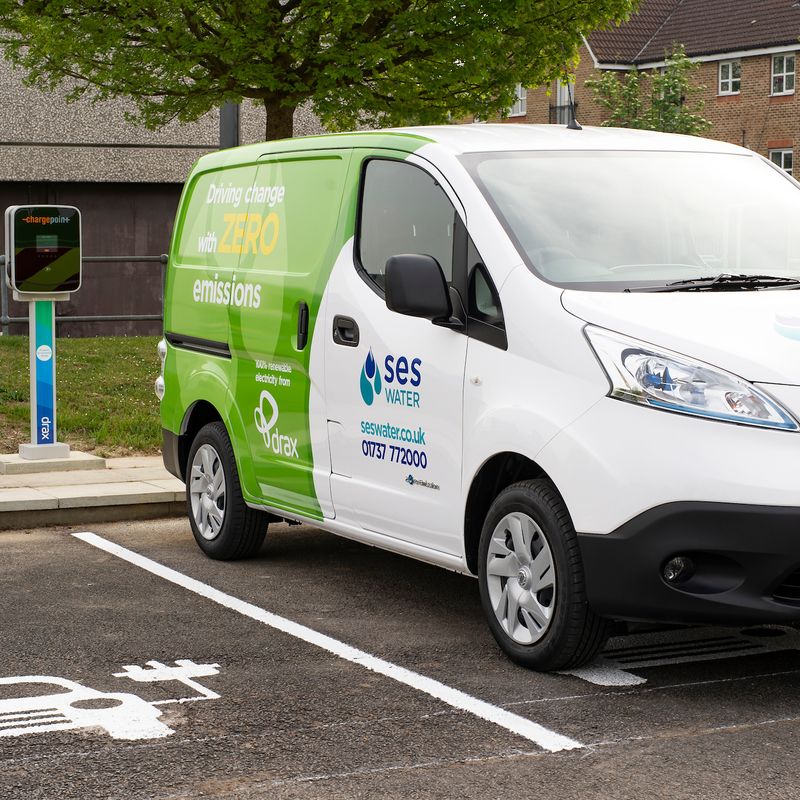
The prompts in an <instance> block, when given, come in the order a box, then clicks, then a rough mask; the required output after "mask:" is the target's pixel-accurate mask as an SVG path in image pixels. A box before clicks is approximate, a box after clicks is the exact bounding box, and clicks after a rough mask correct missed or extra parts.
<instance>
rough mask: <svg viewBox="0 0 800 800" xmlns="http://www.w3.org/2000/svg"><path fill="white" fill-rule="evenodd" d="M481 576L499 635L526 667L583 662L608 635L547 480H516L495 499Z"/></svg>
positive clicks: (563, 509)
mask: <svg viewBox="0 0 800 800" xmlns="http://www.w3.org/2000/svg"><path fill="white" fill-rule="evenodd" d="M515 540H516V542H517V544H516V546H515ZM520 543H524V546H522V547H521V546H520ZM517 550H520V551H521V552H522V557H518V556H517ZM537 559H538V561H537ZM490 560H491V564H492V567H491V569H490V568H489V564H490ZM540 570H543V572H540ZM478 581H479V585H480V595H481V604H482V606H483V611H484V614H485V615H486V619H487V621H488V623H489V628H490V629H491V631H492V634H493V635H494V637H495V639H496V640H497V643H498V644H499V645H500V647H501V648H502V649H503V651H504V652H505V653H506V654H507V655H508V656H509V658H511V659H512V660H513V661H515V662H516V663H518V664H521V665H522V666H524V667H528V668H529V669H536V670H543V671H548V670H559V669H571V668H574V667H578V666H580V665H582V664H586V663H587V662H589V661H591V660H592V659H593V658H594V657H595V656H596V655H597V654H598V653H599V652H600V650H601V649H602V648H603V645H604V644H605V643H606V640H607V639H608V635H609V631H610V623H609V622H608V621H607V620H605V619H603V618H602V617H598V616H597V615H596V614H594V613H593V612H592V610H591V608H589V604H588V601H587V598H586V586H585V581H584V574H583V565H582V562H581V555H580V548H579V545H578V538H577V536H576V534H575V528H574V527H573V525H572V521H571V519H570V516H569V512H568V511H567V508H566V506H565V505H564V501H563V500H562V499H561V497H560V495H559V494H558V492H557V491H556V490H555V488H554V487H553V485H552V484H551V483H550V482H549V481H547V480H544V479H538V480H529V481H521V482H519V483H515V484H513V485H512V486H509V487H508V488H507V489H504V490H503V491H502V492H501V493H500V494H499V495H498V496H497V497H496V498H495V500H494V502H493V503H492V505H491V507H490V508H489V512H488V513H487V515H486V520H485V521H484V525H483V531H482V533H481V539H480V545H479V559H478ZM548 584H549V585H548ZM496 607H497V608H498V609H499V610H498V611H496V610H495V608H496ZM509 627H510V628H511V633H509Z"/></svg>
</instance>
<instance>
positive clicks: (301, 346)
mask: <svg viewBox="0 0 800 800" xmlns="http://www.w3.org/2000/svg"><path fill="white" fill-rule="evenodd" d="M306 344H308V303H306V302H305V301H304V300H303V301H301V302H300V305H299V306H298V307H297V349H298V350H305V349H306Z"/></svg>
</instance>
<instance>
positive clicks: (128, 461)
mask: <svg viewBox="0 0 800 800" xmlns="http://www.w3.org/2000/svg"><path fill="white" fill-rule="evenodd" d="M106 467H107V468H108V469H131V468H138V467H151V468H152V467H159V468H161V469H164V460H163V459H162V458H161V456H121V457H120V458H109V459H107V462H106Z"/></svg>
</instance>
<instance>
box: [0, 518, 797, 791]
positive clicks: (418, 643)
mask: <svg viewBox="0 0 800 800" xmlns="http://www.w3.org/2000/svg"><path fill="white" fill-rule="evenodd" d="M83 530H86V529H85V528H80V529H79V528H72V529H68V528H60V529H59V528H49V529H42V530H32V531H14V532H6V533H2V534H0V547H1V548H2V553H3V569H2V571H0V589H1V590H2V605H1V606H0V608H2V634H3V641H2V650H0V797H2V798H4V800H12V798H20V800H22V799H23V798H24V800H34V798H36V799H38V798H48V800H49V799H50V798H65V800H66V799H69V798H81V800H86V798H120V800H123V799H124V800H138V799H139V798H142V799H144V798H147V800H154V799H155V798H159V799H161V798H200V797H202V798H236V799H238V798H267V797H269V798H362V797H363V798H382V797H392V798H450V797H452V798H504V799H505V798H534V797H537V798H538V797H557V798H559V800H571V798H576V799H577V798H582V799H583V798H592V797H598V798H600V797H602V798H662V797H663V798H698V797H703V798H706V797H707V798H725V799H726V800H730V799H731V798H797V797H798V796H800V777H799V775H800V770H799V768H798V763H800V743H798V734H800V726H798V722H799V721H800V711H798V701H797V695H798V689H800V636H799V635H798V634H797V632H795V631H794V630H789V629H777V628H765V629H749V630H747V631H745V632H744V633H742V632H741V631H738V630H728V629H680V630H672V631H666V632H642V633H639V634H637V635H633V636H621V637H617V638H615V639H613V640H612V641H611V642H610V643H609V648H607V651H606V654H605V657H604V661H603V662H602V664H601V665H600V666H601V667H602V668H599V669H596V670H594V671H585V672H582V673H580V674H579V675H560V674H547V675H545V674H537V673H533V672H528V671H526V670H523V669H521V668H519V667H517V666H515V665H514V664H512V663H511V662H510V661H508V660H507V659H506V658H505V656H503V654H502V653H501V652H500V651H499V649H498V648H497V646H496V645H495V643H494V640H493V639H492V637H491V635H490V634H489V631H488V628H487V627H486V626H485V624H484V622H483V619H482V614H481V609H480V603H479V600H478V592H477V584H476V582H475V581H474V580H472V579H470V578H466V577H463V576H460V575H455V574H453V573H448V572H445V571H443V570H441V569H438V568H435V567H429V566H427V565H424V564H420V563H417V562H414V561H411V560H408V559H404V558H401V557H399V556H394V555H391V554H388V553H385V552H382V551H379V550H375V549H372V548H369V547H366V546H363V545H360V544H356V543H353V542H349V541H347V540H345V539H341V538H337V537H334V536H331V535H329V534H326V533H323V532H321V531H318V530H316V529H313V528H309V527H291V528H290V527H288V526H286V525H276V526H273V527H271V529H270V533H269V535H268V537H267V541H266V543H265V546H264V549H263V551H262V553H261V554H260V556H259V557H258V558H255V559H253V560H251V561H247V562H237V563H221V562H214V561H210V560H208V559H207V558H205V556H203V555H202V553H201V552H200V550H199V549H198V548H197V546H196V545H195V543H194V541H193V539H192V537H191V533H190V531H189V526H188V523H187V522H185V521H183V520H180V519H178V520H175V519H172V520H158V521H155V522H152V521H151V522H141V523H115V524H105V525H100V524H97V525H93V526H91V527H90V528H89V530H91V531H92V532H93V533H94V534H96V535H97V537H100V538H99V539H98V538H93V537H84V538H76V537H75V536H73V535H71V534H72V533H76V532H79V531H83ZM114 544H116V545H121V546H122V547H123V548H125V550H124V551H122V550H120V551H115V552H108V550H107V549H102V548H109V549H113V546H114ZM141 556H143V557H145V559H150V560H151V561H152V562H155V566H154V565H153V564H152V563H151V562H150V561H146V560H144V561H143V560H142V559H141V558H140V557H141ZM159 565H160V566H159ZM162 567H165V568H167V569H166V570H165V569H162ZM159 570H160V572H159ZM156 573H158V574H156ZM270 613H271V614H273V615H277V616H270ZM295 623H297V624H298V625H294V624H295ZM293 625H294V627H293ZM276 626H277V627H276ZM281 626H284V629H283V630H281V629H279V628H280V627H281ZM300 626H304V627H300ZM287 631H288V632H287ZM324 637H329V638H324ZM352 648H357V650H358V651H361V652H360V653H355V654H354V653H353V651H352ZM373 657H374V658H373ZM370 659H372V660H370ZM375 659H380V660H381V661H376V660H375ZM148 662H153V663H148ZM176 662H179V663H176ZM374 664H377V665H378V666H379V668H380V669H379V671H378V672H376V671H374V670H372V669H369V668H368V667H369V666H370V665H374ZM386 664H388V666H381V665H386ZM125 665H131V667H130V668H129V669H127V670H126V669H124V667H125ZM136 667H139V668H141V669H140V670H137V669H135V668H136ZM380 670H383V672H381V671H380ZM115 673H118V676H116V677H115V675H114V674H115ZM136 676H138V677H139V678H140V680H139V681H137V680H135V679H134V678H135V677H136ZM22 677H28V678H31V677H35V678H37V682H35V683H32V682H31V681H30V680H28V681H27V682H24V683H21V682H19V679H20V678H22ZM53 678H56V679H58V680H60V681H61V683H59V684H57V685H50V686H47V685H46V684H44V683H42V681H43V680H46V679H53ZM430 679H432V680H433V682H438V683H432V682H431V681H430ZM65 681H67V682H69V681H72V682H74V683H73V684H69V685H68V686H65V684H64V682H65ZM74 684H79V686H78V688H77V689H76V688H75V686H74ZM69 687H72V688H69ZM431 687H433V689H431ZM439 687H444V688H443V689H441V688H439ZM89 689H91V690H95V692H94V694H93V696H92V697H91V698H88V699H87V698H86V697H83V696H82V697H81V698H79V699H75V698H78V695H79V694H80V691H83V692H84V693H87V691H88V690H89ZM437 692H438V693H439V694H437ZM45 695H52V696H50V697H47V696H45ZM109 695H113V696H111V697H110V696H109ZM465 695H466V696H468V699H469V698H472V699H474V701H475V702H472V700H469V702H468V703H467V704H466V706H467V707H466V709H465V708H464V707H463V704H462V706H459V703H460V702H461V700H462V699H463V697H464V696H465ZM442 697H444V698H445V699H441V698H442ZM454 698H455V699H454ZM478 701H482V702H478ZM487 709H488V712H487ZM509 712H510V713H509ZM492 715H495V716H496V717H497V720H499V722H498V721H492V719H493V717H492ZM487 716H488V717H490V718H488V719H487ZM509 720H511V721H512V722H513V720H520V723H521V728H520V730H522V731H523V733H522V734H520V733H518V732H513V730H511V729H510V728H509V725H508V724H507V723H508V721H509ZM530 723H534V725H530ZM526 725H527V726H529V727H525V726H526ZM512 727H513V725H512ZM564 743H570V744H567V745H565V744H564ZM567 747H571V748H572V749H566V748H567ZM559 748H562V749H559Z"/></svg>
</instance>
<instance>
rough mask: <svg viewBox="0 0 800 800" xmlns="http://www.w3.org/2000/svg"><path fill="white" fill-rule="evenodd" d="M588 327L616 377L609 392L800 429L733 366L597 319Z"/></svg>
mask: <svg viewBox="0 0 800 800" xmlns="http://www.w3.org/2000/svg"><path fill="white" fill-rule="evenodd" d="M584 330H585V332H586V338H587V339H588V340H589V344H590V345H591V346H592V349H593V350H594V352H595V354H596V355H597V358H598V360H599V361H600V363H601V364H602V366H603V369H604V370H605V373H606V375H607V376H608V379H609V381H610V382H611V391H610V392H609V397H615V398H617V399H618V400H626V401H627V402H629V403H638V404H639V405H643V406H649V407H650V408H657V409H661V410H663V411H676V412H678V413H681V414H691V415H692V416H696V417H707V418H709V419H715V420H720V421H722V422H735V423H738V424H740V425H757V426H759V427H762V428H779V429H781V430H787V431H796V430H800V425H798V423H797V421H796V420H795V419H794V417H793V416H792V415H791V414H790V413H789V412H788V411H787V410H786V409H784V408H783V407H782V406H781V405H779V404H778V403H777V402H776V401H775V400H773V399H772V398H771V397H769V396H768V395H766V394H765V393H764V392H762V391H760V390H759V389H757V388H756V387H755V386H753V385H752V384H751V383H748V382H747V381H745V380H742V379H741V378H738V377H737V376H736V375H732V374H731V373H730V372H725V371H724V370H721V369H718V368H717V367H712V366H711V365H710V364H704V363H703V362H702V361H695V360H693V359H690V358H687V357H686V356H682V355H680V354H678V353H673V352H671V351H669V350H660V349H659V350H656V349H655V348H653V347H652V346H651V345H648V344H646V343H645V342H640V341H638V340H637V339H629V338H628V337H627V336H621V335H620V334H618V333H612V332H611V331H606V330H603V329H602V328H595V327H594V326H592V325H587V326H586V328H585V329H584Z"/></svg>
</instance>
